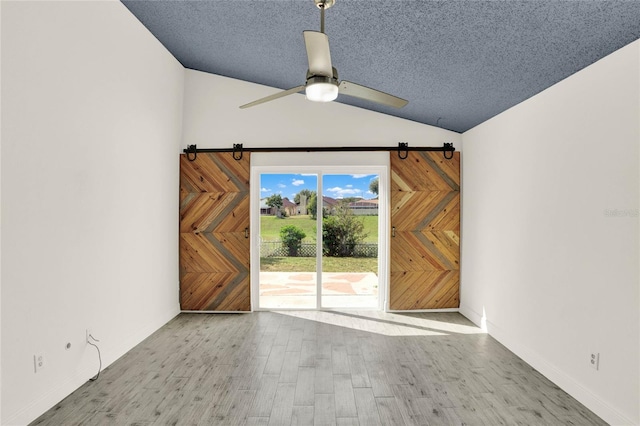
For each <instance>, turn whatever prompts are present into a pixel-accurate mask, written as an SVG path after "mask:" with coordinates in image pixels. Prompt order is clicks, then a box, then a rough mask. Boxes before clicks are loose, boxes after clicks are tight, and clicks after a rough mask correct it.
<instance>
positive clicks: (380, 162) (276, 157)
mask: <svg viewBox="0 0 640 426" xmlns="http://www.w3.org/2000/svg"><path fill="white" fill-rule="evenodd" d="M292 164H295V165H292ZM354 171H355V172H359V173H367V174H376V175H378V176H379V179H380V180H379V185H378V188H379V190H378V197H379V202H378V307H377V310H380V311H385V312H386V311H387V309H388V294H389V292H388V286H389V250H388V247H389V243H390V241H389V229H390V228H389V226H390V225H389V224H390V216H389V213H390V212H389V205H390V201H389V200H390V199H389V188H390V186H389V176H390V175H389V153H387V152H358V153H341V154H340V155H339V156H338V155H336V153H317V152H314V153H278V154H268V153H254V154H253V155H252V157H251V175H250V176H251V177H250V209H251V212H250V234H251V243H250V246H251V248H250V251H251V254H250V259H251V261H250V266H251V310H252V311H259V310H267V309H262V308H260V306H259V294H260V292H259V285H260V214H259V211H260V175H261V174H262V173H282V174H287V173H291V174H295V173H297V174H300V173H301V172H304V173H313V174H318V186H319V190H320V192H321V191H322V175H324V174H354V173H355V172H354ZM321 200H322V198H320V200H319V203H318V210H319V211H321V210H320V209H321V208H322V204H321ZM319 233H321V229H319V230H318V234H319ZM318 244H319V238H318ZM319 263H320V260H318V266H319ZM318 279H319V280H321V279H322V271H320V270H319V271H318ZM320 282H321V281H320ZM317 297H318V298H320V297H321V294H320V293H318V295H317ZM316 306H321V304H320V303H318V304H317V305H316ZM340 309H341V308H340ZM340 309H339V308H322V307H318V308H316V309H313V310H340ZM354 309H357V308H354ZM367 309H371V308H367ZM278 310H300V309H292V308H290V309H278Z"/></svg>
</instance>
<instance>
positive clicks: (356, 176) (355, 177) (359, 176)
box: [351, 175, 371, 179]
mask: <svg viewBox="0 0 640 426" xmlns="http://www.w3.org/2000/svg"><path fill="white" fill-rule="evenodd" d="M367 176H371V175H351V177H352V178H354V179H361V178H363V177H367Z"/></svg>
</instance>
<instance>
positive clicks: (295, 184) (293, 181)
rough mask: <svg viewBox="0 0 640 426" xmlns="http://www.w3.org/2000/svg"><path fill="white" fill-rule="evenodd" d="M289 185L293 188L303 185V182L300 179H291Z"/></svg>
mask: <svg viewBox="0 0 640 426" xmlns="http://www.w3.org/2000/svg"><path fill="white" fill-rule="evenodd" d="M291 185H293V186H300V185H304V181H303V180H302V179H293V180H292V181H291Z"/></svg>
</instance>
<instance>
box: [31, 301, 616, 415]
mask: <svg viewBox="0 0 640 426" xmlns="http://www.w3.org/2000/svg"><path fill="white" fill-rule="evenodd" d="M32 424H34V425H75V424H78V425H103V424H131V425H134V424H135V425H146V424H171V425H173V424H184V425H289V424H300V425H325V424H326V425H361V426H369V425H393V426H396V425H454V424H458V425H462V424H465V425H499V424H510V425H512V424H518V425H542V424H549V425H559V424H564V425H601V424H606V423H604V422H603V421H602V420H601V419H599V418H598V417H597V416H595V415H594V414H593V413H591V412H590V411H589V410H588V409H586V408H585V407H584V406H582V405H581V404H580V403H578V402H577V401H576V400H575V399H573V398H572V397H570V396H569V395H567V394H566V393H565V392H563V391H562V390H560V389H559V388H558V387H557V386H555V385H554V384H553V383H551V382H550V381H548V380H547V379H546V378H544V377H543V376H542V375H541V374H539V373H538V372H537V371H535V370H534V369H533V368H531V367H530V366H529V365H527V364H526V363H525V362H524V361H522V360H521V359H520V358H518V357H517V356H515V355H514V354H513V353H511V352H510V351H508V350H507V349H506V348H505V347H504V346H502V345H501V344H499V343H498V342H497V341H496V340H494V339H493V338H491V337H490V336H488V335H486V334H484V333H482V332H481V330H480V329H478V328H477V327H475V326H474V325H473V324H472V323H471V322H469V321H468V320H467V319H465V318H464V317H463V316H461V315H459V314H457V313H429V314H391V313H387V314H385V313H381V312H367V313H364V312H317V311H316V312H314V311H309V312H279V313H278V312H256V313H251V314H216V315H211V314H181V315H179V316H177V317H176V318H175V319H173V320H172V321H170V322H169V323H168V324H167V325H165V326H164V327H163V328H161V329H160V330H158V331H157V332H156V333H154V334H153V335H152V336H150V337H149V338H148V339H146V340H145V341H144V342H142V343H141V344H140V345H138V346H136V347H135V348H134V349H132V350H131V351H130V352H128V353H127V354H126V355H124V356H123V357H122V358H121V359H119V360H117V361H116V362H115V363H113V364H112V365H111V366H110V367H109V368H108V369H106V370H105V371H103V372H102V374H101V375H100V378H99V380H98V381H96V382H88V383H86V384H85V385H84V386H82V387H81V388H79V389H78V390H77V391H75V392H74V393H73V394H71V395H70V396H68V397H67V398H65V399H64V400H63V401H61V402H60V403H59V404H57V405H56V406H55V407H53V408H52V409H51V410H49V411H48V412H47V413H45V414H43V415H42V416H41V417H40V418H38V419H37V420H36V421H34V422H33V423H32Z"/></svg>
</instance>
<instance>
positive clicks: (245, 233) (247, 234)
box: [244, 228, 249, 238]
mask: <svg viewBox="0 0 640 426" xmlns="http://www.w3.org/2000/svg"><path fill="white" fill-rule="evenodd" d="M244 237H245V238H249V228H244Z"/></svg>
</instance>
